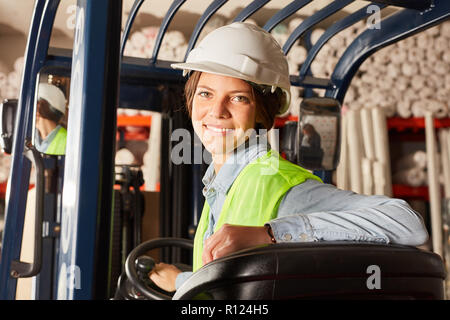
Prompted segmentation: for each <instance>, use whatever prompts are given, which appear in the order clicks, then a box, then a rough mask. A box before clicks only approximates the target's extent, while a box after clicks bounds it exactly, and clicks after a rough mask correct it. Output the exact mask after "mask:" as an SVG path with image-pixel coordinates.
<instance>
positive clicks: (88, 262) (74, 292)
mask: <svg viewBox="0 0 450 320" xmlns="http://www.w3.org/2000/svg"><path fill="white" fill-rule="evenodd" d="M120 8H121V1H117V0H96V1H88V0H78V3H77V14H76V21H77V22H76V30H75V36H74V39H75V40H74V47H73V58H72V65H73V66H72V76H71V87H70V101H69V109H70V117H69V120H68V132H67V146H73V147H68V148H67V149H66V163H65V167H66V168H71V170H65V172H64V190H63V212H62V218H61V219H62V220H61V240H60V256H59V263H58V272H59V273H58V298H59V299H76V300H78V299H93V298H98V296H96V291H98V290H102V288H99V285H100V283H99V281H98V280H99V279H100V278H102V277H104V275H105V273H106V270H105V269H103V270H101V268H99V264H103V263H105V261H99V258H101V257H103V255H104V254H105V252H104V251H105V250H104V248H103V245H104V244H102V243H101V241H103V240H104V239H102V238H101V237H100V232H101V230H102V228H105V227H107V226H105V225H102V221H104V217H105V216H110V215H111V203H112V190H113V179H114V178H113V175H114V170H113V167H114V163H113V162H114V155H113V153H114V152H113V149H114V146H115V135H116V122H115V121H116V120H115V119H116V106H117V97H118V92H117V86H118V78H117V77H118V72H119V58H120V43H119V37H120V16H121V15H120V14H117V12H119V11H120ZM115 39H116V40H117V41H115ZM111 41H113V43H111ZM114 41H115V42H114ZM115 43H116V44H117V46H115V45H114V44H115ZM116 50H117V51H116ZM92 52H95V53H96V54H92ZM99 248H101V249H99ZM102 285H103V286H104V289H103V290H106V284H104V283H103V284H102ZM103 298H105V297H103Z"/></svg>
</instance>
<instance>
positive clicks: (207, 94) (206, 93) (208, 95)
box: [198, 91, 210, 98]
mask: <svg viewBox="0 0 450 320" xmlns="http://www.w3.org/2000/svg"><path fill="white" fill-rule="evenodd" d="M198 95H199V96H200V97H202V98H209V97H210V93H209V92H207V91H200V92H199V93H198Z"/></svg>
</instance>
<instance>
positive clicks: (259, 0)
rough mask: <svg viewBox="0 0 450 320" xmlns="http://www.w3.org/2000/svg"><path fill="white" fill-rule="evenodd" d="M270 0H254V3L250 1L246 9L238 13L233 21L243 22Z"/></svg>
mask: <svg viewBox="0 0 450 320" xmlns="http://www.w3.org/2000/svg"><path fill="white" fill-rule="evenodd" d="M269 1H270V0H254V1H253V2H252V3H250V4H249V5H248V6H246V7H245V8H244V9H242V10H241V12H239V13H238V15H237V16H236V18H234V20H233V22H242V21H245V20H246V19H248V18H249V17H250V16H251V15H252V14H254V13H255V12H256V11H258V10H259V9H261V8H262V7H264V6H265V5H266V3H267V2H269Z"/></svg>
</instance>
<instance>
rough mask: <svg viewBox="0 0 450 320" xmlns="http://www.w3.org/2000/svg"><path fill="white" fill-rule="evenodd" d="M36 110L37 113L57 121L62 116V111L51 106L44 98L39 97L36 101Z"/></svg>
mask: <svg viewBox="0 0 450 320" xmlns="http://www.w3.org/2000/svg"><path fill="white" fill-rule="evenodd" d="M37 112H38V113H39V115H40V116H41V117H42V118H44V119H48V120H50V121H53V122H55V123H58V122H59V121H60V120H61V118H62V117H63V114H62V112H60V111H59V110H57V109H55V108H54V107H52V105H51V104H50V103H49V102H48V101H47V100H45V99H42V98H41V99H39V101H38V103H37Z"/></svg>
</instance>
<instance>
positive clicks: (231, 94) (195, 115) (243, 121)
mask: <svg viewBox="0 0 450 320" xmlns="http://www.w3.org/2000/svg"><path fill="white" fill-rule="evenodd" d="M255 123H256V105H255V99H254V96H253V91H252V87H251V86H250V85H249V84H248V83H247V82H245V81H243V80H241V79H236V78H231V77H226V76H219V75H215V74H211V73H205V72H203V73H202V74H201V76H200V79H199V82H198V85H197V89H196V91H195V95H194V99H193V101H192V124H193V127H194V131H195V133H196V134H197V135H198V136H199V138H200V140H201V141H202V143H203V145H204V146H205V148H206V149H207V150H208V151H209V152H210V153H211V154H212V155H213V157H214V156H216V155H225V154H227V153H229V152H231V151H233V150H234V149H235V148H236V147H238V146H239V145H240V144H241V143H243V142H244V141H245V139H246V137H248V136H249V132H248V131H247V130H249V129H253V128H254V127H255Z"/></svg>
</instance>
